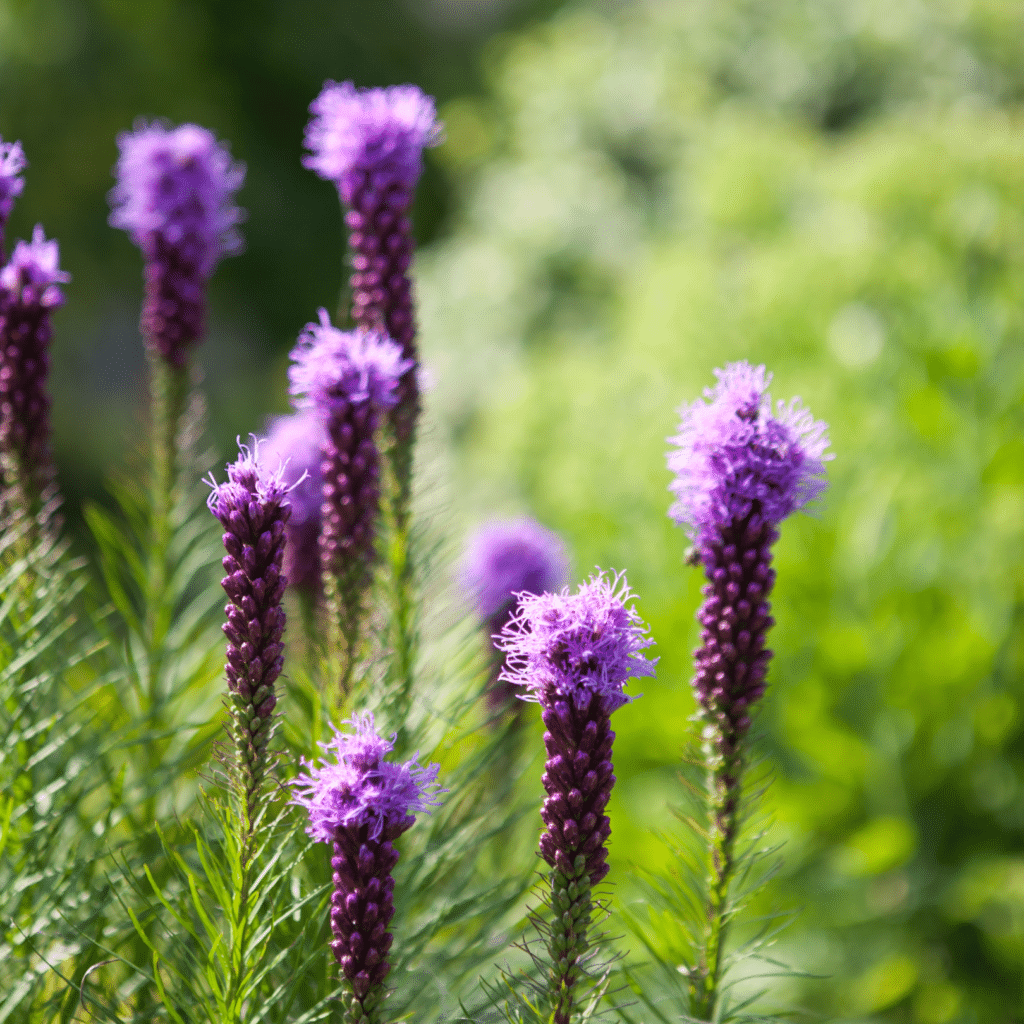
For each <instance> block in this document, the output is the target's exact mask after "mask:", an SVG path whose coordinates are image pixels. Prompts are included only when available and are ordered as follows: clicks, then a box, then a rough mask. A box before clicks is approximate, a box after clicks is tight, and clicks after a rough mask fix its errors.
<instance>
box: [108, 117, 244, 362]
mask: <svg viewBox="0 0 1024 1024" xmlns="http://www.w3.org/2000/svg"><path fill="white" fill-rule="evenodd" d="M117 144H118V146H119V147H120V149H121V156H120V159H119V160H118V162H117V167H116V168H115V175H116V178H117V184H116V185H115V186H114V188H113V189H112V190H111V192H110V205H111V214H110V223H111V224H112V225H113V226H114V227H117V228H123V229H124V230H125V231H127V232H128V233H129V235H130V236H131V239H132V241H133V242H135V244H136V245H137V246H138V247H139V248H140V249H141V250H142V255H143V258H144V259H145V263H146V271H145V274H146V299H145V303H144V305H143V309H142V322H141V330H142V335H143V337H144V338H145V340H146V344H147V345H148V346H149V347H150V349H151V350H153V351H155V352H158V353H159V355H160V356H161V357H162V358H163V359H164V360H165V361H166V362H167V363H168V364H170V365H171V366H173V367H175V368H178V369H180V368H182V367H184V365H185V362H186V357H187V353H188V349H189V346H190V345H191V344H192V343H193V342H195V341H197V340H198V339H199V338H201V337H202V335H203V332H204V330H205V319H206V283H207V281H208V280H209V278H210V275H211V274H212V273H213V269H214V267H215V266H216V265H217V262H218V261H219V260H220V258H221V257H222V256H225V255H228V254H229V253H233V252H237V251H238V250H239V249H240V248H241V236H240V235H239V233H238V231H237V228H236V225H237V224H238V222H239V221H240V220H241V219H242V212H241V211H240V210H239V209H238V207H237V206H235V205H234V195H235V193H236V192H237V191H238V189H239V188H240V187H241V184H242V181H243V179H244V178H245V168H244V166H243V165H242V164H240V163H234V162H233V161H232V160H231V157H230V155H229V154H228V151H227V149H226V148H225V147H224V146H223V145H222V144H221V143H219V142H218V141H217V140H216V139H215V138H214V136H213V135H212V134H211V133H210V132H209V131H207V130H206V129H205V128H200V127H199V126H198V125H194V124H183V125H180V126H179V127H177V128H165V127H163V126H162V125H160V124H150V125H146V124H142V125H140V126H138V127H137V128H136V129H135V131H134V132H131V133H126V134H124V135H121V136H119V138H118V140H117Z"/></svg>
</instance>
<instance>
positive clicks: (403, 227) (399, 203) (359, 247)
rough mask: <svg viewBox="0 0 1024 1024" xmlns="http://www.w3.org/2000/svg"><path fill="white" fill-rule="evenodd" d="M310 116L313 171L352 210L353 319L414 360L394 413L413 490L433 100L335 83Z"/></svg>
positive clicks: (404, 89) (435, 133) (404, 475)
mask: <svg viewBox="0 0 1024 1024" xmlns="http://www.w3.org/2000/svg"><path fill="white" fill-rule="evenodd" d="M310 110H311V112H312V113H313V115H314V116H313V119H312V120H311V121H310V123H309V125H308V127H307V129H306V147H307V148H308V149H309V150H310V151H311V155H310V156H308V157H307V158H306V160H305V163H306V166H307V167H309V168H311V169H312V170H315V171H316V172H317V173H318V174H319V175H320V176H321V177H322V178H326V179H327V180H329V181H333V182H334V183H335V184H336V185H337V187H338V192H339V194H340V196H341V199H342V201H343V202H344V203H345V205H346V206H347V207H348V212H347V214H346V216H345V223H346V224H347V225H348V228H349V232H350V233H349V246H350V249H351V252H352V268H353V274H352V278H351V285H352V319H353V320H354V321H355V323H356V325H357V326H359V327H362V328H363V329H364V330H374V331H382V332H383V333H384V334H386V335H387V336H388V337H390V338H392V339H393V340H394V341H396V342H397V343H398V344H399V345H400V346H401V351H402V356H403V357H404V358H405V359H406V360H408V368H407V369H406V371H405V372H404V373H403V375H402V377H401V380H400V381H399V384H398V395H397V403H396V405H395V407H394V409H393V411H392V414H391V415H392V423H393V424H394V429H395V436H396V439H397V442H398V444H397V450H396V453H395V454H396V461H397V463H398V466H397V469H398V475H399V480H400V482H401V484H402V486H403V488H407V487H408V473H409V471H410V469H411V445H412V440H413V436H414V432H415V428H416V419H417V417H418V415H419V407H420V394H419V382H418V380H417V376H416V366H417V352H416V322H415V316H414V312H413V301H412V284H411V281H410V278H409V272H410V267H411V265H412V257H413V251H414V248H415V241H414V239H413V234H412V226H411V224H410V222H409V217H408V212H409V208H410V206H411V205H412V199H413V194H414V192H415V189H416V183H417V181H418V180H419V177H420V174H421V173H422V171H423V149H424V147H426V146H431V145H434V144H435V143H436V142H437V141H438V140H439V138H440V128H439V126H438V124H437V120H436V114H435V111H434V101H433V100H432V99H431V98H430V97H429V96H425V95H424V94H423V93H422V92H421V91H420V90H419V89H417V88H416V87H415V86H412V85H399V86H392V87H390V88H387V89H356V87H355V86H354V85H353V84H352V83H351V82H343V83H342V84H340V85H339V84H338V83H336V82H328V83H327V84H326V85H325V86H324V89H323V91H322V92H321V93H320V95H319V96H318V97H317V98H316V100H314V102H313V103H312V105H311V106H310Z"/></svg>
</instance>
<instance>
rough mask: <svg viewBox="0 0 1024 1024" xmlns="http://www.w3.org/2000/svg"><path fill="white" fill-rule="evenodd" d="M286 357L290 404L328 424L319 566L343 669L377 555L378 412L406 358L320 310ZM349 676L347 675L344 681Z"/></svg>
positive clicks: (388, 401)
mask: <svg viewBox="0 0 1024 1024" xmlns="http://www.w3.org/2000/svg"><path fill="white" fill-rule="evenodd" d="M292 359H293V360H294V362H293V364H292V367H291V369H290V371H289V376H290V379H291V392H292V395H293V396H295V398H296V404H297V405H298V406H299V407H300V408H307V409H313V410H315V411H316V413H317V414H318V415H319V416H321V418H322V419H323V421H324V425H325V428H326V435H327V440H326V444H325V447H324V452H323V463H322V469H323V522H322V524H321V528H320V564H321V568H322V570H323V580H324V596H325V599H326V603H327V611H328V615H329V616H330V622H329V626H330V631H331V639H332V647H333V648H334V649H335V650H336V651H339V652H343V653H344V655H345V659H346V664H345V672H346V674H348V673H350V672H351V669H352V663H353V659H354V656H355V651H356V647H357V644H358V640H359V631H360V626H361V621H362V608H363V598H364V593H365V591H366V588H367V586H368V585H369V582H370V579H371V570H372V566H373V563H374V560H375V558H376V547H375V533H376V520H377V515H378V511H379V508H380V450H379V448H378V444H377V439H376V436H375V435H376V433H377V429H378V427H379V426H380V420H381V416H382V415H384V414H385V413H387V412H388V410H390V409H391V408H392V407H393V406H394V404H395V401H396V400H397V385H398V380H399V378H400V377H401V375H402V374H403V373H404V372H405V370H406V369H407V368H408V366H409V361H408V360H407V359H403V358H402V352H401V349H400V348H399V347H398V345H396V344H395V343H394V342H393V341H391V340H390V339H389V338H386V337H385V336H384V335H382V334H378V333H376V332H372V331H362V330H357V331H352V332H345V331H339V330H338V329H337V328H336V327H332V326H331V323H330V320H329V318H328V316H327V311H326V310H323V309H322V310H320V322H319V323H316V324H307V325H306V329H305V331H304V332H303V334H302V336H301V337H300V338H299V342H298V344H297V345H296V347H295V349H294V350H293V352H292ZM347 680H348V675H346V678H345V679H344V680H343V686H346V685H347Z"/></svg>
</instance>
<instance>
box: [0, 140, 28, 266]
mask: <svg viewBox="0 0 1024 1024" xmlns="http://www.w3.org/2000/svg"><path fill="white" fill-rule="evenodd" d="M24 169H25V153H24V152H23V151H22V148H21V143H20V142H4V140H3V139H0V264H3V262H4V227H5V226H6V225H7V218H8V217H10V215H11V210H13V209H14V200H15V199H17V198H18V196H20V195H21V190H22V189H23V188H24V187H25V179H24V178H22V176H21V172H22V171H23V170H24Z"/></svg>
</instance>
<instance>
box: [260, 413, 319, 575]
mask: <svg viewBox="0 0 1024 1024" xmlns="http://www.w3.org/2000/svg"><path fill="white" fill-rule="evenodd" d="M326 441H327V431H326V429H325V428H324V422H323V419H322V418H321V417H320V415H319V413H317V412H316V410H313V409H304V410H302V411H300V412H296V413H293V414H292V415H291V416H277V417H275V418H274V420H273V421H272V422H271V424H270V430H269V431H268V433H267V436H266V437H265V438H264V439H263V440H262V441H261V442H260V461H261V462H262V463H264V464H265V465H268V466H272V465H274V460H275V459H276V460H277V463H278V464H279V465H280V466H281V479H282V480H283V481H284V483H285V484H286V485H287V486H288V488H289V491H288V503H289V504H290V505H291V510H292V514H291V517H290V518H289V520H288V525H287V527H286V528H285V533H286V536H287V541H288V542H287V544H286V545H285V549H284V574H285V576H287V577H288V585H289V586H292V587H295V588H297V589H300V590H306V591H309V592H312V593H316V592H317V591H318V590H319V588H320V547H319V545H320V523H321V519H322V517H321V507H322V505H323V473H322V470H321V465H320V463H321V459H322V454H321V453H322V451H323V448H324V445H325V443H326Z"/></svg>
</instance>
